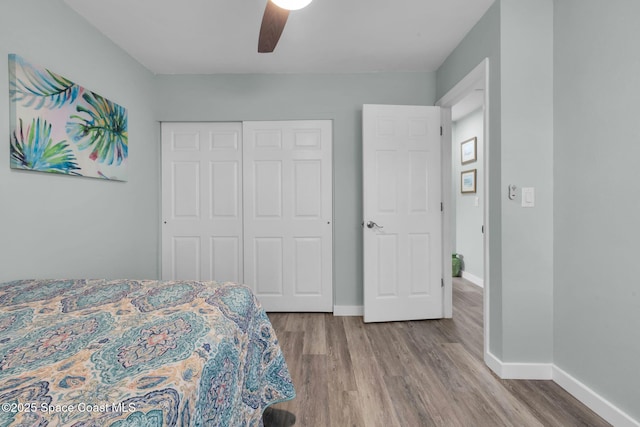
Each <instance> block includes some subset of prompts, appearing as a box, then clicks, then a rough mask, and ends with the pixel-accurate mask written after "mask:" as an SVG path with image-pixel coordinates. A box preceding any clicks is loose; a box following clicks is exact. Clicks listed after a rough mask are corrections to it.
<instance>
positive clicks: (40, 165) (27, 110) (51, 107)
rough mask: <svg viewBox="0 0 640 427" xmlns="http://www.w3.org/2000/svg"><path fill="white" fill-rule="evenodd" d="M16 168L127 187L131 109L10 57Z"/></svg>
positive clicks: (63, 78)
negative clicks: (128, 110) (106, 181)
mask: <svg viewBox="0 0 640 427" xmlns="http://www.w3.org/2000/svg"><path fill="white" fill-rule="evenodd" d="M9 76H10V81H9V97H10V100H11V120H12V123H11V125H12V129H11V144H10V147H11V153H10V155H11V167H12V168H18V169H27V170H37V171H44V172H54V173H64V174H69V175H79V176H87V177H94V178H100V179H109V180H118V181H126V172H127V169H126V167H127V159H128V155H129V140H128V131H127V127H128V116H127V110H126V108H124V107H122V106H120V105H118V104H116V103H114V102H112V101H110V100H108V99H106V98H104V97H102V96H100V95H98V94H96V93H94V92H91V91H90V90H87V89H85V88H84V87H82V86H80V85H78V84H76V83H74V82H72V81H71V80H69V79H67V78H65V77H62V76H60V75H59V74H56V73H54V72H52V71H50V70H48V69H46V68H43V67H40V66H37V65H33V64H32V63H30V62H28V61H26V60H25V59H24V58H22V57H20V56H18V55H15V54H10V55H9Z"/></svg>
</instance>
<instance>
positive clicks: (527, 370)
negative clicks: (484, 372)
mask: <svg viewBox="0 0 640 427" xmlns="http://www.w3.org/2000/svg"><path fill="white" fill-rule="evenodd" d="M484 361H485V363H486V364H487V366H489V368H491V370H492V371H493V372H495V373H496V375H497V376H499V377H500V378H502V379H503V380H550V379H552V375H553V369H552V368H553V364H551V363H505V362H502V361H501V360H499V359H498V358H497V357H495V356H494V355H493V354H491V353H486V354H485V356H484Z"/></svg>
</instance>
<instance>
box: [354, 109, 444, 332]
mask: <svg viewBox="0 0 640 427" xmlns="http://www.w3.org/2000/svg"><path fill="white" fill-rule="evenodd" d="M440 151H441V142H440V108H439V107H422V106H391V105H365V106H364V108H363V194H364V218H363V219H364V231H363V233H364V321H365V322H380V321H395V320H414V319H431V318H441V317H443V298H442V287H441V283H442V252H441V250H442V249H441V248H442V244H441V242H442V228H441V227H442V213H441V200H442V199H441V182H440V181H441V174H440V161H441V158H440Z"/></svg>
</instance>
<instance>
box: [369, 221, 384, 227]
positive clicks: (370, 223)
mask: <svg viewBox="0 0 640 427" xmlns="http://www.w3.org/2000/svg"><path fill="white" fill-rule="evenodd" d="M373 227H376V228H384V227H383V226H381V225H378V224H376V223H375V222H373V221H369V222H367V228H373Z"/></svg>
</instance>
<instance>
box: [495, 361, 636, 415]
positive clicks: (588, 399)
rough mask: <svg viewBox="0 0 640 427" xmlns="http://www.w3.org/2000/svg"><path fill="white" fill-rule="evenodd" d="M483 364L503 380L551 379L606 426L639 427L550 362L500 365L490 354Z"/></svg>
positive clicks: (502, 363) (602, 398)
mask: <svg viewBox="0 0 640 427" xmlns="http://www.w3.org/2000/svg"><path fill="white" fill-rule="evenodd" d="M484 362H485V363H486V364H487V366H488V367H489V368H490V369H491V370H492V371H493V372H495V374H496V375H497V376H498V377H500V378H502V379H505V380H506V379H515V380H552V381H554V382H555V383H556V384H558V385H559V386H560V387H562V388H563V389H565V390H566V391H567V392H568V393H569V394H571V395H572V396H573V397H575V398H576V399H578V400H579V401H580V402H582V403H584V404H585V405H586V406H587V407H588V408H589V409H591V410H592V411H593V412H595V413H596V414H598V415H599V416H601V417H602V418H603V419H604V420H606V421H607V422H609V423H610V424H612V425H614V426H616V427H640V422H638V421H637V420H634V419H633V418H631V417H630V416H629V415H627V414H626V413H625V412H623V411H622V410H620V409H619V408H618V407H616V406H615V405H614V404H612V403H611V402H609V401H608V400H607V399H605V398H604V397H602V396H600V395H599V394H598V393H596V392H595V391H593V390H591V389H590V388H589V387H587V386H586V385H584V384H583V383H581V382H580V381H578V380H577V379H575V378H574V377H572V376H571V375H569V374H568V373H566V372H565V371H563V370H562V369H560V368H558V367H557V366H556V365H554V364H552V363H504V362H502V361H501V360H500V359H498V358H497V357H496V356H494V355H493V354H491V353H490V352H487V353H485V354H484Z"/></svg>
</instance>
